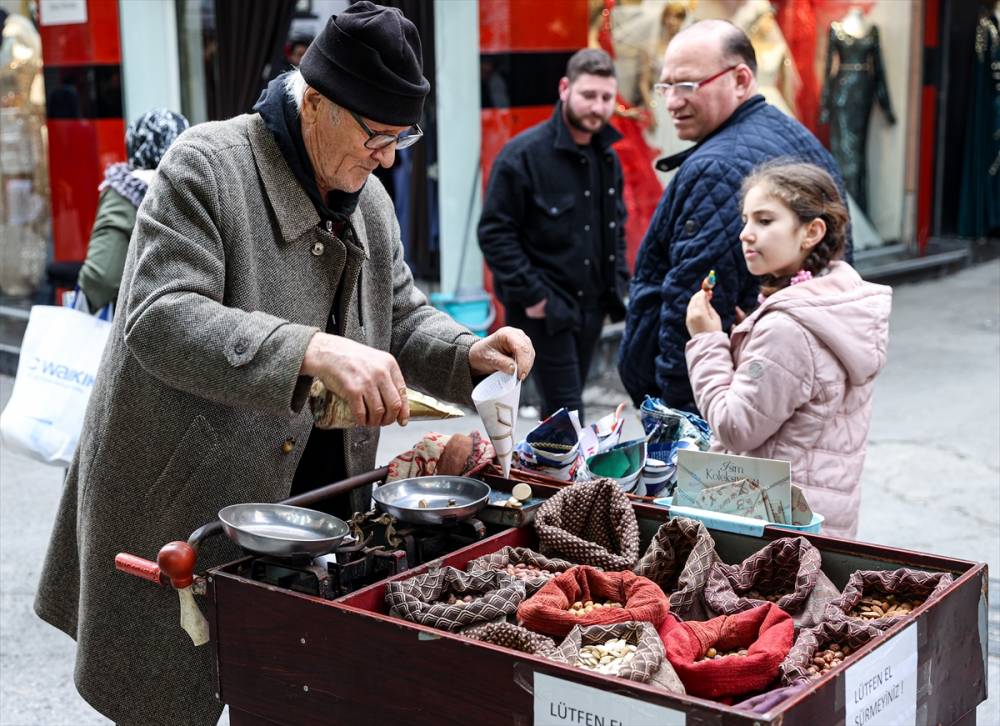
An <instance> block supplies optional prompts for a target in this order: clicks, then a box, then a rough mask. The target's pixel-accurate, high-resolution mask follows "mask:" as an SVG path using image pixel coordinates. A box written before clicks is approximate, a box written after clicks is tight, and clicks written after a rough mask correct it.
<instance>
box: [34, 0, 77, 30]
mask: <svg viewBox="0 0 1000 726" xmlns="http://www.w3.org/2000/svg"><path fill="white" fill-rule="evenodd" d="M38 14H39V16H40V17H39V20H40V22H41V24H42V25H72V24H76V23H86V22H87V0H41V4H40V5H39V7H38Z"/></svg>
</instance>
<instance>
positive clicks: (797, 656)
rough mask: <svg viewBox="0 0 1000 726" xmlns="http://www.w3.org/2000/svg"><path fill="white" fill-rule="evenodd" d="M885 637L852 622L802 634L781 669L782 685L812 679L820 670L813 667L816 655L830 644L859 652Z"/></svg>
mask: <svg viewBox="0 0 1000 726" xmlns="http://www.w3.org/2000/svg"><path fill="white" fill-rule="evenodd" d="M881 635H882V631H881V630H879V629H878V628H873V627H872V626H870V625H865V624H864V623H860V622H855V621H852V620H827V621H824V622H822V623H820V624H819V625H817V626H816V627H814V628H807V629H805V630H803V631H802V632H801V633H799V637H798V638H796V639H795V645H793V646H792V649H791V650H790V651H788V656H787V657H786V658H785V660H783V661H782V662H781V665H780V666H778V672H779V674H780V675H781V683H782V685H785V686H790V685H792V684H793V683H795V681H797V680H799V679H800V678H813V677H815V676H816V674H817V671H818V669H817V668H816V666H815V665H814V664H813V657H814V656H815V655H816V651H818V650H822V649H823V648H825V647H826V646H828V645H830V644H831V643H837V644H838V645H841V646H847V647H848V648H851V649H852V650H857V649H858V648H860V647H861V646H863V645H865V644H866V643H868V642H869V641H872V640H875V639H876V638H878V637H879V636H881Z"/></svg>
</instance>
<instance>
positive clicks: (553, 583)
mask: <svg viewBox="0 0 1000 726" xmlns="http://www.w3.org/2000/svg"><path fill="white" fill-rule="evenodd" d="M588 600H592V601H594V602H607V601H611V602H620V603H622V605H623V606H624V607H620V608H613V607H604V608H597V609H595V610H593V611H591V612H590V613H588V614H587V615H584V616H579V615H574V614H573V613H571V612H569V608H570V606H571V605H572V604H573V603H575V602H587V601H588ZM669 609H670V602H669V601H668V600H667V596H666V595H664V594H663V591H662V590H661V589H660V588H659V586H658V585H657V584H656V583H655V582H653V581H652V580H649V579H647V578H645V577H640V576H639V575H636V574H634V573H631V572H601V571H600V570H598V569H597V568H595V567H589V566H587V565H580V566H579V567H574V568H573V569H572V570H567V571H566V572H564V573H562V574H561V575H557V576H556V577H554V578H552V579H551V580H549V582H548V583H546V584H545V586H544V587H542V589H541V590H539V591H538V592H537V593H535V594H534V595H532V596H531V597H529V598H528V599H527V600H525V601H524V602H522V603H521V605H520V606H519V607H518V609H517V617H518V620H520V621H521V622H522V623H523V624H524V625H525V627H527V628H529V629H531V630H534V631H536V632H539V633H545V634H546V635H558V636H565V635H567V634H568V633H569V631H571V630H572V629H573V627H574V626H576V625H581V626H588V625H610V624H612V623H625V622H630V621H635V622H645V623H652V624H653V626H654V627H657V628H659V626H660V625H661V624H662V623H663V621H664V620H665V619H666V617H667V613H668V611H669ZM789 645H791V644H790V643H789Z"/></svg>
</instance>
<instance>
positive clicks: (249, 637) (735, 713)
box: [206, 504, 987, 726]
mask: <svg viewBox="0 0 1000 726" xmlns="http://www.w3.org/2000/svg"><path fill="white" fill-rule="evenodd" d="M635 509H636V513H637V515H638V517H639V524H640V531H641V538H642V547H641V549H640V551H645V546H646V545H647V544H648V542H649V540H650V538H651V537H652V535H653V534H654V533H655V532H656V530H657V528H658V527H659V526H660V524H661V523H662V522H663V521H665V520H666V519H667V510H665V509H664V508H662V507H657V506H651V505H643V504H636V505H635ZM789 534H790V533H789V532H788V531H785V530H781V529H778V528H771V527H768V528H767V529H766V530H765V532H764V535H763V538H757V537H750V536H746V535H738V534H732V533H728V532H722V531H717V530H712V535H713V536H714V537H715V540H716V545H717V549H718V552H719V554H720V556H721V557H722V559H723V560H724V561H726V562H730V563H735V562H739V561H741V560H742V559H744V558H745V557H746V556H748V555H749V554H751V553H752V552H754V551H756V550H758V549H760V548H761V547H762V546H763V545H764V544H765V543H766V542H767V541H770V540H773V539H777V538H780V537H784V536H789ZM805 536H807V537H808V539H809V540H810V541H812V542H813V544H815V545H816V547H818V548H819V550H820V551H821V552H822V555H823V570H824V572H825V573H826V574H827V575H828V576H829V577H830V579H831V580H833V582H834V583H835V584H836V585H837V586H838V587H841V588H842V587H843V586H844V584H845V583H846V581H847V578H848V576H849V575H850V573H851V572H853V571H855V570H858V569H895V568H897V567H903V566H905V567H913V568H917V569H922V570H934V571H947V572H951V573H953V574H954V575H955V582H954V583H953V584H952V585H951V587H950V588H949V589H948V591H947V592H946V593H944V594H943V595H942V596H941V597H940V598H938V599H936V600H934V601H932V602H929V603H926V604H924V605H922V606H921V607H920V608H918V609H917V610H915V611H914V612H913V614H912V615H910V616H909V617H908V618H907V620H906V621H905V622H904V623H903V624H901V625H899V626H897V627H896V628H894V629H893V630H892V631H890V633H889V634H888V635H887V636H885V637H883V638H880V639H878V640H876V641H874V642H872V643H869V644H868V645H867V646H866V647H864V648H862V649H860V650H859V651H857V652H856V653H855V654H852V655H851V656H850V658H848V659H847V661H846V662H845V664H844V665H843V666H841V667H840V668H838V669H837V670H835V671H832V672H831V673H829V674H828V675H827V676H825V677H824V678H822V679H821V680H818V681H815V682H814V683H813V684H812V685H811V686H810V687H809V688H808V689H807V690H805V691H803V692H802V693H800V694H799V695H798V696H796V697H794V698H792V699H789V700H786V701H785V702H783V703H781V704H780V705H778V706H777V707H776V708H775V709H774V710H772V711H771V712H769V713H767V714H766V715H764V716H760V715H754V714H752V713H750V712H747V711H742V710H738V709H735V708H732V707H729V706H725V705H722V704H719V703H716V702H712V701H707V700H703V699H700V698H695V697H691V696H677V695H673V694H669V693H667V692H665V691H662V690H657V689H655V688H653V687H649V686H645V685H642V684H638V683H633V682H631V681H625V680H623V679H618V678H614V677H610V676H601V675H597V674H594V673H590V672H586V671H583V670H580V669H576V668H573V667H570V666H567V665H563V664H560V663H555V662H553V661H549V660H546V659H543V658H538V657H534V656H530V655H526V654H524V653H519V652H515V651H512V650H508V649H505V648H501V647H498V646H493V645H490V644H486V643H481V642H478V641H473V640H470V639H468V638H464V637H462V636H459V635H454V634H451V633H447V632H443V631H440V630H435V629H432V628H428V627H424V626H421V625H417V624H414V623H410V622H407V621H404V620H400V619H397V618H394V617H391V616H389V615H388V614H387V611H386V607H385V604H384V599H383V596H384V592H385V583H386V582H388V581H389V580H385V581H382V582H379V583H376V584H374V585H371V586H369V587H367V588H365V589H363V590H359V591H357V592H355V593H352V594H350V595H348V596H345V597H343V598H340V599H339V600H332V601H331V600H324V599H322V598H319V597H313V596H310V595H304V594H300V593H296V592H291V591H287V590H283V589H280V588H276V587H274V586H271V585H267V584H263V583H259V582H254V581H251V580H248V579H244V578H242V577H240V576H238V575H237V574H235V572H236V569H237V566H236V563H231V564H229V565H226V566H223V567H220V568H217V569H215V570H212V571H210V572H209V573H208V574H209V578H208V592H207V600H208V610H209V613H208V615H209V620H210V622H211V628H212V633H211V636H212V643H211V644H210V645H208V646H206V647H214V648H215V649H216V659H217V678H218V693H219V698H220V699H221V700H222V701H223V702H225V703H227V704H229V707H230V719H231V723H232V724H233V726H246V725H248V724H288V725H298V724H359V725H372V726H374V725H376V724H377V725H379V726H381V724H405V725H406V726H413V725H416V724H435V725H437V724H473V725H474V726H488V725H490V724H505V725H516V726H521V725H527V724H531V723H539V724H541V723H570V722H572V723H579V724H586V725H587V726H594V725H595V724H604V725H605V726H613V725H615V724H617V726H638V724H639V723H650V724H655V725H656V726H667V724H673V723H678V724H684V723H687V724H691V725H693V724H718V725H725V726H728V725H730V724H732V725H737V724H739V725H745V726H761V725H762V724H783V725H785V726H794V725H801V726H826V725H827V724H838V723H844V722H845V716H846V714H847V707H848V703H849V699H852V698H853V697H854V694H852V693H848V692H847V691H846V688H847V686H846V680H847V679H846V678H845V674H846V673H847V670H848V669H850V667H851V666H852V665H854V664H856V663H858V662H859V661H860V660H861V659H863V658H865V657H867V656H868V655H869V654H870V653H872V652H873V651H874V650H876V649H879V648H885V647H886V646H887V644H888V643H889V642H891V641H892V640H893V639H896V638H899V637H900V636H901V634H903V633H904V631H905V636H904V637H912V634H913V631H912V630H907V628H915V631H916V643H917V652H918V666H917V676H916V704H917V706H916V708H917V711H916V719H917V723H919V724H974V723H975V718H976V712H975V708H976V705H977V704H979V703H980V702H982V701H983V700H985V698H986V672H987V671H986V657H987V621H986V617H987V573H986V566H985V565H983V564H976V563H972V562H965V561H961V560H952V559H947V558H943V557H937V556H933V555H927V554H920V553H915V552H908V551H902V550H894V549H890V548H886V547H881V546H877V545H871V544H863V543H858V542H850V541H846V540H839V539H834V538H828V537H823V536H819V535H805ZM535 544H536V540H535V535H534V531H533V530H532V529H531V528H530V527H525V528H521V529H510V530H506V531H504V532H502V533H500V534H497V535H495V536H493V537H489V538H487V539H484V540H482V541H480V542H477V543H476V544H474V545H471V546H469V547H466V548H464V549H461V550H458V551H456V552H453V553H452V554H450V555H448V556H446V557H444V558H442V559H441V560H440V564H442V565H450V566H453V567H458V568H463V569H464V567H465V565H466V563H467V562H468V561H469V560H471V559H473V558H475V557H478V556H480V555H482V554H485V553H488V552H492V551H495V550H497V549H499V548H500V547H503V546H505V545H513V546H533V545H535ZM425 570H426V566H424V567H419V568H414V569H413V570H410V571H408V572H406V573H403V574H402V575H398V576H397V577H395V578H392V579H405V578H407V577H412V576H413V575H414V574H418V573H420V572H424V571H425ZM899 642H903V641H899ZM884 652H888V651H884ZM872 662H874V661H872ZM540 676H541V677H540ZM545 676H548V677H552V678H555V679H558V680H557V681H555V682H554V683H555V685H556V686H557V687H558V689H559V690H555V691H552V690H550V688H551V687H552V685H553V682H552V681H549V680H547V679H546V678H545ZM543 684H544V686H545V688H544V693H542V689H541V688H539V693H538V694H537V699H536V694H535V693H534V691H535V690H536V688H538V687H539V686H540V685H543ZM567 684H568V685H567ZM574 684H576V685H577V686H583V687H584V688H583V689H582V691H583V693H584V696H583V699H584V700H581V701H574V700H573V699H574V698H575V697H576V694H569V693H567V691H566V690H564V689H566V688H569V689H571V690H573V688H574ZM577 690H580V689H577ZM553 694H555V696H553ZM553 697H555V698H557V701H556V702H549V701H550V700H551V699H552V698H553ZM589 697H596V698H597V699H598V701H600V699H605V700H608V699H611V700H616V699H618V698H619V697H623V698H625V699H628V700H627V701H625V702H624V703H626V704H631V709H626V710H625V711H624V712H625V713H628V714H631V716H629V717H628V718H626V719H624V720H620V719H617V718H607V717H605V716H602V714H601V713H600V708H593V709H592V708H589V707H588V706H586V698H589ZM536 700H537V703H536ZM657 707H659V708H657ZM536 708H537V709H539V710H538V711H536ZM570 709H572V711H570ZM643 709H646V711H647V712H646V713H645V715H642V714H643ZM621 712H622V711H619V713H621ZM536 713H538V714H539V715H540V717H539V718H538V719H537V720H536V719H535V714H536ZM550 713H551V714H556V715H559V714H562V715H570V716H572V717H573V720H572V721H557V719H556V716H555V715H553V716H549V715H548V714H550ZM630 719H631V722H630ZM876 724H879V719H878V718H877V717H875V718H871V719H869V720H867V721H859V722H857V723H855V722H854V721H853V720H852V723H851V725H850V726H875V725H876Z"/></svg>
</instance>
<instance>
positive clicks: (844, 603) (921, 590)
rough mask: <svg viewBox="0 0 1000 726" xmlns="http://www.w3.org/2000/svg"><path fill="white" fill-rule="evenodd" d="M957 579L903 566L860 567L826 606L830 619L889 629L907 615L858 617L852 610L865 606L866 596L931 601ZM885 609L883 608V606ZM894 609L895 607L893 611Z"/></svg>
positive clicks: (826, 615) (940, 573) (944, 573)
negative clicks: (883, 567)
mask: <svg viewBox="0 0 1000 726" xmlns="http://www.w3.org/2000/svg"><path fill="white" fill-rule="evenodd" d="M954 579H955V578H954V577H952V576H951V574H949V573H947V572H923V571H922V570H911V569H909V568H908V567H900V568H899V569H898V570H857V571H855V572H853V573H852V574H851V576H850V577H849V578H847V585H845V586H844V592H843V594H842V595H841V596H840V597H838V598H837V599H835V600H833V601H832V602H831V603H829V604H828V605H827V607H826V613H825V619H826V620H843V619H845V618H846V619H852V620H857V621H858V622H863V623H864V624H865V625H871V626H872V627H874V628H878V629H879V630H888V629H889V628H891V627H892V626H893V625H895V624H896V623H898V622H901V621H903V620H904V619H905V618H906V617H907V615H905V614H903V615H895V614H890V615H888V616H886V617H881V618H874V619H861V618H854V617H853V616H852V615H850V612H851V611H852V610H853V609H854V608H855V606H857V605H859V604H860V605H863V604H864V603H862V602H861V599H862V598H872V597H875V598H879V599H881V598H883V597H885V596H886V595H892V596H893V598H896V597H899V598H900V599H903V598H917V599H920V600H923V601H924V602H927V601H928V600H933V599H934V598H936V597H939V596H940V595H941V594H942V593H943V592H944V591H945V590H947V589H948V588H949V587H950V586H951V583H952V581H953V580H954ZM880 610H881V608H880ZM890 612H891V610H890Z"/></svg>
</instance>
